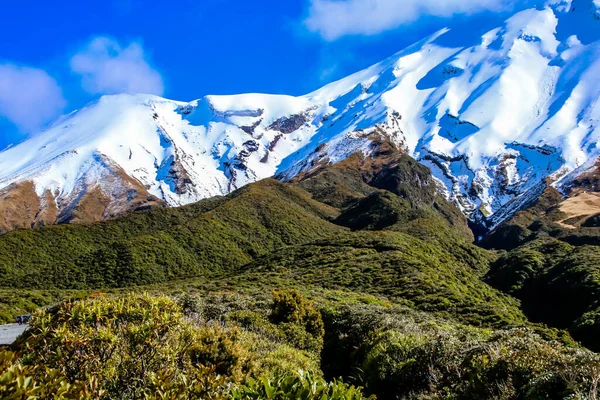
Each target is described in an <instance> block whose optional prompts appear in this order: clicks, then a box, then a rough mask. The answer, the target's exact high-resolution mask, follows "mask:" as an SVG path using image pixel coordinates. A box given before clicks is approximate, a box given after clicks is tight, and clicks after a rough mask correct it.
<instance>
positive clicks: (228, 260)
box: [0, 143, 600, 400]
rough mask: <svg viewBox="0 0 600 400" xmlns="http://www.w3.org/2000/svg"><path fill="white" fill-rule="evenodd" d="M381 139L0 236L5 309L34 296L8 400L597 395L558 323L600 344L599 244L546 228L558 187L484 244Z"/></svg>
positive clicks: (0, 362)
mask: <svg viewBox="0 0 600 400" xmlns="http://www.w3.org/2000/svg"><path fill="white" fill-rule="evenodd" d="M386 146H387V147H386ZM378 151H379V152H380V156H381V157H382V158H383V159H385V162H381V158H380V159H361V158H360V157H358V156H353V157H351V158H349V159H348V160H346V161H344V162H342V163H339V164H336V165H333V166H327V167H320V168H318V169H317V170H316V171H313V172H312V173H311V174H309V175H306V176H302V177H301V179H300V178H299V180H298V181H297V182H293V183H281V182H278V181H275V180H271V179H268V180H265V181H261V182H258V183H256V184H253V185H249V186H248V187H245V188H243V189H241V190H239V191H237V192H234V193H233V194H231V195H230V196H227V197H222V198H214V199H209V200H205V201H202V202H200V203H197V204H194V205H190V206H187V207H181V208H178V209H156V210H149V211H144V212H139V213H135V214H132V215H130V216H129V217H126V218H123V219H120V220H116V221H111V222H104V223H98V224H93V225H89V226H83V225H65V226H54V227H47V228H41V229H33V230H19V231H14V232H11V233H8V234H6V235H3V236H0V320H4V321H7V320H10V319H12V316H13V315H14V314H16V313H21V312H25V311H33V310H36V309H37V311H35V313H34V318H33V322H32V328H31V329H30V330H29V331H28V333H27V334H26V335H25V337H23V338H22V339H21V340H20V341H19V342H18V343H17V344H15V345H14V346H13V347H12V348H11V349H10V350H7V351H4V352H3V353H0V397H2V398H4V397H7V398H28V397H32V398H55V397H56V398H61V396H62V398H135V399H137V398H162V399H174V398H215V399H219V398H234V399H324V400H326V399H361V398H365V397H366V396H371V395H375V396H377V397H378V398H380V399H393V398H408V399H436V398H445V399H472V398H482V399H484V398H494V399H547V398H551V399H554V398H556V399H559V398H567V397H568V398H581V399H583V398H589V397H595V396H597V395H598V388H597V384H598V382H599V381H600V359H599V358H598V356H596V355H595V354H594V353H592V352H591V351H589V350H586V349H584V348H582V347H580V345H578V344H577V343H576V342H575V341H574V340H573V339H572V338H571V336H570V334H569V333H567V332H566V330H568V331H569V332H571V333H572V334H573V336H574V337H575V339H577V340H580V341H582V342H583V343H584V344H585V345H586V346H588V347H590V348H592V349H599V348H600V345H599V343H600V342H599V341H598V337H599V336H598V334H599V333H600V332H599V328H598V327H599V326H600V309H599V308H598V307H600V304H599V303H598V302H599V300H600V291H599V290H598V285H599V284H598V282H600V279H599V277H598V265H600V264H598V262H597V261H600V257H599V256H600V251H599V250H598V248H597V247H595V246H574V245H573V244H569V243H567V242H568V240H567V239H566V238H567V235H566V234H562V233H561V234H556V230H557V229H559V227H557V226H556V224H555V222H554V220H553V219H552V212H549V211H548V210H549V208H548V207H554V205H555V204H556V200H557V198H556V197H555V195H556V193H553V192H548V191H547V193H546V195H545V197H542V198H541V199H540V200H539V201H538V202H537V203H534V204H533V205H532V206H531V208H530V209H529V210H525V211H523V212H522V213H520V214H518V215H517V216H515V218H514V219H513V220H512V221H509V223H507V224H506V225H504V226H502V227H501V228H500V229H498V231H497V232H494V233H493V234H492V235H491V236H490V239H489V242H488V243H487V245H488V247H502V248H505V249H509V250H511V251H509V252H507V253H506V252H504V253H499V252H496V251H490V250H485V249H483V248H481V247H478V246H476V245H474V244H473V243H472V240H473V236H472V234H471V232H470V230H469V229H468V227H467V223H466V220H465V219H464V217H463V216H462V215H461V213H460V212H459V211H458V210H457V209H456V208H455V207H453V206H452V205H451V204H449V203H448V202H447V201H445V200H444V199H442V198H440V197H439V196H438V195H437V193H436V188H435V183H434V182H433V180H432V179H431V176H430V174H429V172H428V170H427V169H426V168H424V167H423V166H421V165H420V164H418V163H416V162H415V161H414V160H412V159H410V158H409V157H407V156H405V155H402V154H399V153H398V152H397V151H396V150H394V149H392V148H390V147H389V144H387V145H386V143H382V144H380V148H379V149H378ZM554 210H555V209H554ZM554 212H556V210H555V211H554ZM510 229H513V230H514V229H517V231H518V232H521V233H520V234H519V235H513V234H512V233H510V232H511V231H510ZM582 229H583V228H582ZM585 229H598V228H585ZM553 236H554V237H556V238H553ZM503 237H505V238H510V239H511V242H510V243H509V242H508V241H504V239H502V238H503ZM494 240H499V241H500V242H499V243H503V246H494V245H493V243H494ZM284 288H285V290H282V289H284ZM98 291H100V292H102V294H98V293H97V292H98ZM132 292H135V293H137V294H131V293H132ZM94 293H95V294H94ZM141 293H150V294H141ZM90 295H91V296H90ZM65 299H69V300H65ZM63 300H64V301H63ZM49 304H57V305H56V306H54V307H50V308H45V309H39V307H40V306H44V305H49ZM531 321H533V322H531ZM536 322H543V323H546V324H548V325H550V327H549V326H546V325H542V324H537V323H536ZM556 328H559V329H556ZM11 396H12V397H11Z"/></svg>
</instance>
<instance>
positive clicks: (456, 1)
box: [305, 0, 513, 40]
mask: <svg viewBox="0 0 600 400" xmlns="http://www.w3.org/2000/svg"><path fill="white" fill-rule="evenodd" d="M512 3H513V0H508V1H507V0H311V6H310V11H309V15H308V18H307V19H306V20H305V24H306V26H307V27H308V29H310V30H311V31H313V32H317V33H319V34H320V35H321V36H322V37H323V38H324V39H326V40H335V39H338V38H340V37H342V36H345V35H358V34H360V35H374V34H377V33H381V32H383V31H386V30H389V29H394V28H397V27H399V26H401V25H403V24H406V23H410V22H414V21H416V20H417V19H419V18H421V17H423V16H436V17H451V16H453V15H457V14H474V13H478V12H481V11H486V10H492V11H500V10H502V9H506V8H510V7H511V6H512Z"/></svg>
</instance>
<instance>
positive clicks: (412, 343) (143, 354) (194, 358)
mask: <svg viewBox="0 0 600 400" xmlns="http://www.w3.org/2000/svg"><path fill="white" fill-rule="evenodd" d="M318 304H321V305H322V307H321V309H319V308H318ZM302 371H304V372H302ZM340 379H343V380H344V381H346V382H349V383H351V384H354V385H356V386H349V385H348V384H346V383H343V382H342V381H341V380H340ZM599 381H600V358H599V357H598V356H597V355H596V354H594V353H592V352H590V351H587V350H583V349H581V348H578V347H576V346H571V345H566V344H565V343H564V342H561V341H554V340H545V339H543V338H542V337H540V336H539V335H538V334H536V333H535V332H533V331H532V330H531V329H526V328H521V329H512V330H497V331H494V330H491V329H483V328H476V327H471V326H467V325H461V324H458V323H455V322H452V321H449V320H444V319H439V318H434V317H432V316H431V315H429V314H426V313H422V312H418V311H414V310H412V309H410V308H406V307H400V306H389V307H382V306H378V305H359V304H347V305H340V304H339V303H335V302H333V303H332V302H330V301H327V300H319V302H318V303H315V302H313V301H309V300H307V299H306V298H305V297H304V296H303V295H301V294H300V293H297V292H293V291H276V292H274V294H273V297H272V299H270V300H269V299H267V298H265V297H259V298H256V297H249V296H242V295H239V294H235V293H221V294H219V295H211V296H202V297H200V296H191V295H184V296H181V297H180V298H179V299H178V301H175V300H173V299H171V298H169V297H164V296H158V297H152V296H149V295H127V296H119V297H98V298H95V299H89V300H85V301H77V302H66V303H62V304H60V305H59V306H57V307H54V308H52V309H49V310H40V311H38V312H37V313H36V314H35V315H34V319H33V324H32V327H31V330H30V331H29V332H28V333H27V334H26V336H25V337H24V338H22V339H21V340H20V341H19V343H17V345H16V346H15V349H14V351H4V352H2V353H0V398H14V399H22V398H40V399H44V398H73V399H75V398H107V399H141V398H160V399H179V398H181V399H187V398H202V399H224V398H233V399H319V400H321V399H323V400H326V399H340V400H341V399H344V400H352V399H362V398H364V396H366V395H377V397H378V398H380V399H396V398H397V399H404V398H408V399H437V398H446V399H473V398H478V399H487V398H494V399H548V398H550V399H554V398H556V399H562V398H580V399H584V398H593V397H594V396H597V395H598V388H597V383H598V382H599ZM358 386H365V389H364V391H365V393H366V394H364V395H363V392H362V391H361V390H360V389H358V388H357V387H358Z"/></svg>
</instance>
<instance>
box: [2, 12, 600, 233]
mask: <svg viewBox="0 0 600 400" xmlns="http://www.w3.org/2000/svg"><path fill="white" fill-rule="evenodd" d="M599 15H600V11H599V8H598V5H597V4H596V3H594V2H592V1H591V0H573V1H560V2H556V1H551V2H549V3H548V5H546V6H545V7H540V8H537V9H535V8H532V9H528V10H524V11H521V12H518V13H517V14H515V15H514V16H513V17H511V18H509V19H508V20H507V21H506V22H505V23H504V24H502V25H501V26H499V27H490V28H489V29H483V31H484V32H485V33H484V34H483V35H479V34H473V33H472V34H469V35H466V36H465V37H462V36H461V35H463V34H464V32H453V31H452V30H448V29H442V30H440V31H438V32H436V33H434V34H432V35H430V36H428V37H427V38H425V39H423V40H421V41H420V42H417V43H415V44H414V45H412V46H409V47H408V48H406V49H404V50H402V51H400V52H398V53H396V54H395V55H393V56H391V57H389V58H387V59H386V60H384V61H382V62H380V63H378V64H375V65H373V66H371V67H369V68H367V69H365V70H363V71H360V72H357V73H355V74H353V75H351V76H349V77H347V78H344V79H341V80H339V81H337V82H333V83H330V84H328V85H326V86H324V87H323V88H321V89H319V90H317V91H314V92H312V93H309V94H307V95H304V96H298V97H294V96H286V95H264V94H245V95H233V96H212V95H209V96H205V97H203V98H201V99H198V100H194V101H192V102H178V101H172V100H167V99H162V98H160V97H157V96H146V95H117V96H105V97H103V98H101V99H100V100H99V101H98V102H96V103H93V104H91V105H88V106H87V107H85V108H83V109H82V110H79V111H78V112H75V113H72V114H70V115H68V116H66V117H64V118H62V119H60V120H59V121H58V122H57V123H56V124H55V125H54V126H52V127H51V128H49V129H48V130H46V131H44V132H42V133H40V134H37V135H34V136H33V137H31V138H30V139H29V140H27V141H25V142H23V143H21V144H19V145H17V146H14V147H12V148H9V149H7V150H5V151H3V152H2V153H0V171H2V172H1V173H0V191H1V193H0V195H2V196H3V197H4V198H5V199H6V198H11V199H12V200H11V201H10V202H9V206H8V207H5V208H6V210H7V211H5V213H4V215H3V216H2V221H0V230H4V231H6V230H10V229H12V228H15V227H26V226H34V225H35V224H36V220H35V218H32V217H31V215H34V216H35V215H38V214H39V213H40V212H41V213H46V215H51V214H52V212H51V211H52V209H53V208H54V207H55V208H56V209H57V212H56V213H57V215H61V216H62V217H61V218H58V217H57V218H56V219H55V221H50V220H51V218H49V217H48V218H47V219H46V221H45V222H47V223H51V222H77V221H78V218H77V216H76V215H75V214H73V212H72V211H70V210H76V209H78V208H80V209H81V208H83V209H85V210H84V212H82V213H81V214H83V215H85V218H83V219H82V218H79V219H80V220H82V221H84V222H86V221H87V222H90V221H95V220H102V219H109V218H112V217H114V216H122V215H124V214H126V213H128V212H131V211H133V210H135V209H139V208H140V207H142V208H143V207H151V206H165V205H169V206H179V205H184V204H189V203H193V202H195V201H198V200H201V199H203V198H207V197H212V196H217V195H226V194H228V193H230V192H231V191H233V190H235V189H237V188H239V187H242V186H244V185H246V184H248V183H251V182H255V181H257V180H260V179H263V178H266V177H271V176H277V177H279V178H280V179H283V180H291V179H293V178H294V176H296V175H298V174H301V173H303V171H305V170H310V169H311V168H313V167H314V166H315V165H318V164H323V163H331V164H334V163H336V162H339V161H342V160H343V159H345V158H347V157H348V156H350V155H352V154H354V153H360V154H364V155H369V154H370V152H371V151H372V146H371V143H373V140H374V137H376V136H378V135H381V134H383V135H385V136H387V137H388V138H389V139H390V140H391V141H392V142H393V143H394V144H395V145H396V146H397V147H398V149H402V151H406V152H407V153H408V154H410V155H411V156H413V157H414V158H416V159H417V160H418V161H419V162H421V163H422V164H424V165H425V166H427V167H429V168H430V169H431V171H432V173H433V176H434V178H435V180H436V182H437V184H438V187H439V189H440V192H441V193H442V194H443V195H444V196H445V197H446V198H447V199H448V200H450V201H451V202H453V203H454V204H456V205H457V206H459V208H460V209H461V210H462V211H463V213H465V215H467V216H469V217H470V218H471V219H472V220H473V221H476V222H480V223H482V224H485V225H487V226H488V228H494V227H495V226H497V225H499V224H500V223H501V222H502V221H503V220H505V219H506V218H509V217H510V216H511V215H512V214H513V213H514V210H513V209H512V208H511V207H514V205H515V204H519V202H520V200H519V198H521V197H522V196H526V195H527V194H531V193H537V191H536V190H537V189H536V187H538V186H539V185H540V184H541V183H542V182H545V181H546V180H547V179H550V180H551V181H552V185H554V186H555V187H557V188H558V189H560V188H561V187H562V186H563V185H565V183H566V184H567V186H568V183H569V182H571V181H573V180H575V179H576V178H577V177H578V176H579V175H581V174H584V173H587V172H588V171H589V170H590V169H591V168H594V165H595V162H596V158H597V157H598V155H600V152H599V151H598V150H597V143H598V140H599V139H600V128H598V126H600V124H599V121H600V105H598V97H600V85H599V84H598V83H597V80H596V79H594V78H593V77H594V76H595V75H594V74H595V73H598V72H600V34H598V33H597V32H600V29H597V28H596V27H597V26H600V17H598V16H599ZM478 30H482V29H481V27H478V28H477V29H474V31H478ZM464 43H468V44H464ZM106 177H110V178H111V179H113V183H112V185H105V184H104V183H105V181H106ZM26 182H27V183H28V184H33V187H34V188H35V194H36V196H37V197H38V199H44V201H41V200H39V204H40V206H39V209H38V210H33V211H27V210H28V209H29V208H31V206H30V205H28V203H27V201H26V200H25V199H23V198H19V196H17V195H15V194H14V192H13V195H12V196H11V194H10V192H11V189H10V187H11V185H12V184H23V183H26ZM107 186H110V187H107ZM114 188H120V190H114ZM29 197H31V196H29ZM124 199H125V200H127V199H136V200H135V201H133V202H132V205H127V203H128V201H124ZM84 200H87V203H88V204H94V205H95V206H94V207H90V206H87V207H85V203H82V202H84ZM5 202H6V201H5ZM29 203H31V201H29ZM34 203H35V202H34ZM52 203H54V204H52ZM82 204H84V205H82ZM35 208H36V207H35V206H34V207H33V209H35ZM12 209H17V210H18V212H15V211H11V210H12ZM23 210H26V211H27V212H23ZM48 210H50V212H49V211H48ZM34 211H35V212H34ZM15 215H16V216H15ZM494 216H496V218H494ZM499 216H503V217H501V218H499Z"/></svg>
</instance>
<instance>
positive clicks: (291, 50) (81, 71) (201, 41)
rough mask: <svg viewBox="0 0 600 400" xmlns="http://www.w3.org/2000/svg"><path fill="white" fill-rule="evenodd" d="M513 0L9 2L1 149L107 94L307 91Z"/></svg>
mask: <svg viewBox="0 0 600 400" xmlns="http://www.w3.org/2000/svg"><path fill="white" fill-rule="evenodd" d="M515 1H516V0H515ZM511 8H512V6H508V5H507V2H506V1H505V0H402V1H400V2H399V1H398V0H285V1H283V0H279V1H274V0H254V1H247V0H196V1H194V0H179V1H177V2H167V1H164V0H163V1H160V0H102V1H98V0H86V1H76V0H71V1H65V0H56V1H53V2H50V1H47V0H46V1H40V0H30V1H28V2H16V1H10V2H4V4H3V5H2V14H1V15H0V37H1V38H2V40H0V148H4V147H5V146H6V145H8V144H10V143H13V142H16V141H19V140H22V139H23V138H24V137H25V136H26V135H27V134H31V133H34V132H36V131H37V130H39V129H42V128H43V126H44V125H45V124H47V123H49V122H50V121H52V120H53V119H54V118H56V117H57V116H59V115H61V114H64V113H66V112H69V111H71V110H73V109H76V108H78V107H81V106H82V105H84V104H85V103H87V102H89V101H92V100H94V99H96V98H98V97H99V96H101V95H102V94H111V93H120V92H149V93H154V94H158V95H162V96H165V97H167V98H172V99H177V100H192V99H195V98H199V97H201V96H203V95H206V94H233V93H245V92H266V93H286V94H293V95H301V94H305V93H308V92H310V91H312V90H315V89H317V88H319V87H320V86H322V85H323V84H325V83H327V82H330V81H332V80H335V79H337V78H341V77H344V76H346V75H348V74H350V73H352V72H355V71H357V70H360V69H362V68H365V67H367V66H369V65H371V64H373V63H375V62H378V61H380V60H382V59H383V58H385V57H387V56H389V55H391V54H393V53H395V52H397V51H399V50H401V49H402V48H404V47H406V46H407V45H409V44H411V43H413V42H414V41H416V40H419V39H420V38H422V37H423V36H425V35H426V34H429V33H431V32H434V31H436V30H438V29H440V28H442V27H445V26H447V25H450V26H455V27H457V28H459V29H460V27H462V29H465V27H468V29H472V25H469V21H471V20H472V19H473V18H477V21H479V22H480V21H489V22H490V24H491V23H493V22H494V21H495V20H501V19H503V18H504V17H505V16H506V13H507V12H509V11H510V9H511ZM479 25H482V24H481V23H479ZM483 25H485V24H483Z"/></svg>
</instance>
